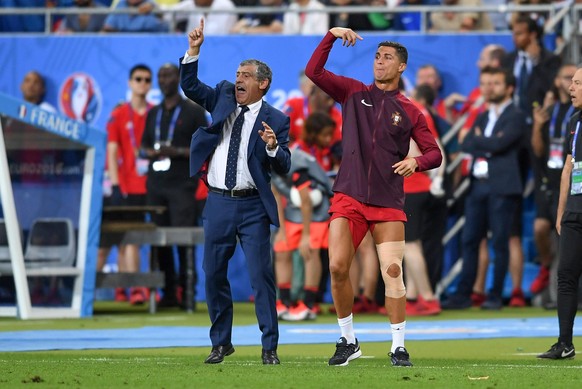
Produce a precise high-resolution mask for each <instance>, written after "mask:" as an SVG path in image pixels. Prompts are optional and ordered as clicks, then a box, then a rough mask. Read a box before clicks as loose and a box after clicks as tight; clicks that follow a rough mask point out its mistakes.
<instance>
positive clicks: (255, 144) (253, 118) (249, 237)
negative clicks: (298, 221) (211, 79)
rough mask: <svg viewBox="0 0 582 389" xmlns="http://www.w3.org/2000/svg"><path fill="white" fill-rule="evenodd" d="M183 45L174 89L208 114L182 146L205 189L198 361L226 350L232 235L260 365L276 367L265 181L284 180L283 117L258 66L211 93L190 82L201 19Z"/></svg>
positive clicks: (272, 212) (287, 159) (271, 218)
mask: <svg viewBox="0 0 582 389" xmlns="http://www.w3.org/2000/svg"><path fill="white" fill-rule="evenodd" d="M188 42H189V48H188V51H187V52H186V55H185V56H184V57H183V58H182V59H181V67H180V72H181V74H180V75H181V86H182V89H183V90H184V93H185V94H186V96H187V97H189V98H190V99H192V100H194V101H195V102H196V103H198V104H200V105H201V106H202V107H204V108H205V109H206V110H207V111H208V112H210V114H211V116H212V124H211V125H210V127H208V128H200V129H198V131H196V132H195V133H194V135H193V136H192V143H191V145H190V174H191V175H196V174H199V173H202V174H203V175H204V176H203V177H204V178H205V180H206V182H207V184H208V189H209V193H208V199H207V200H206V206H205V208H204V213H203V219H204V235H205V239H204V264H203V269H204V273H205V276H206V303H207V305H208V313H209V315H210V320H211V322H212V326H211V327H210V340H211V341H212V351H211V353H210V355H209V356H208V358H206V360H205V361H204V362H205V363H220V362H222V361H223V360H224V357H225V356H228V355H230V354H232V353H233V352H234V347H233V346H232V343H231V335H232V320H233V308H232V295H231V290H230V284H229V282H228V279H227V269H228V261H229V260H230V258H231V257H232V255H233V254H234V250H235V248H236V245H237V237H238V239H239V241H240V243H241V246H242V249H243V251H244V253H245V257H246V258H247V266H248V269H249V274H250V278H251V285H252V287H253V290H254V293H255V312H256V315H257V319H258V322H259V328H260V330H261V331H262V333H263V335H262V338H261V341H262V345H263V352H262V359H263V363H264V364H279V363H280V362H279V358H278V356H277V344H278V340H279V327H278V323H277V310H276V307H275V298H276V294H275V280H274V274H273V265H272V262H271V246H270V225H271V224H273V225H275V226H278V225H279V220H278V215H277V204H276V202H275V197H274V196H273V193H272V191H271V184H270V181H271V170H273V171H274V172H276V173H278V174H286V173H287V172H288V171H289V168H290V166H291V154H290V152H289V148H288V147H287V145H288V143H289V118H288V117H287V116H286V115H284V114H283V113H282V112H280V111H279V110H277V109H275V108H273V107H272V106H270V105H269V104H268V103H267V102H265V101H263V96H264V95H265V94H266V93H267V91H268V90H269V87H270V86H271V80H272V73H271V69H270V68H269V67H268V66H267V65H266V64H265V63H263V62H261V61H258V60H246V61H242V62H241V63H240V65H239V68H238V70H237V72H236V82H235V83H234V84H233V83H231V82H228V81H221V82H219V83H218V84H217V85H216V86H215V87H214V88H213V87H210V86H208V85H206V84H204V83H202V82H201V81H200V80H199V79H198V58H199V54H200V46H201V45H202V43H203V42H204V20H201V21H200V26H199V27H197V28H195V29H194V30H192V31H191V32H190V33H189V34H188ZM267 123H268V124H267ZM259 138H260V139H259Z"/></svg>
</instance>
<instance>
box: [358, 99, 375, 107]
mask: <svg viewBox="0 0 582 389" xmlns="http://www.w3.org/2000/svg"><path fill="white" fill-rule="evenodd" d="M360 103H362V104H364V105H365V106H366V107H371V106H372V104H368V103H366V100H364V99H362V101H360Z"/></svg>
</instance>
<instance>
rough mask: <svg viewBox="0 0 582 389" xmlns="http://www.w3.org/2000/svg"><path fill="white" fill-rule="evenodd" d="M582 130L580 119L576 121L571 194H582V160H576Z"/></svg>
mask: <svg viewBox="0 0 582 389" xmlns="http://www.w3.org/2000/svg"><path fill="white" fill-rule="evenodd" d="M579 130H580V120H578V122H577V123H576V131H574V136H573V140H572V185H570V194H571V195H581V194H582V162H576V143H577V141H578V132H579Z"/></svg>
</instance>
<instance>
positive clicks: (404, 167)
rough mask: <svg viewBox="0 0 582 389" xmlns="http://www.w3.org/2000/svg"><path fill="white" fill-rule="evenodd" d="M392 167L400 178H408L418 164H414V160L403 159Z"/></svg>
mask: <svg viewBox="0 0 582 389" xmlns="http://www.w3.org/2000/svg"><path fill="white" fill-rule="evenodd" d="M392 167H393V168H394V173H396V174H398V175H400V176H404V177H410V176H411V175H413V174H414V172H415V171H416V169H417V168H418V163H416V159H415V158H405V159H404V160H403V161H400V162H398V163H396V164H394V165H392Z"/></svg>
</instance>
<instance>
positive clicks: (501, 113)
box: [442, 68, 527, 310]
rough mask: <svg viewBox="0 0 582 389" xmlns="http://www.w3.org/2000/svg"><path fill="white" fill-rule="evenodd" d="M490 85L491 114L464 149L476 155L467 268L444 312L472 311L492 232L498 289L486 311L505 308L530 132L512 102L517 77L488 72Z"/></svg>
mask: <svg viewBox="0 0 582 389" xmlns="http://www.w3.org/2000/svg"><path fill="white" fill-rule="evenodd" d="M481 74H482V76H481V77H482V78H481V82H485V81H484V80H485V78H484V77H483V75H484V74H488V77H489V80H490V82H491V91H490V93H489V101H488V103H489V110H488V111H487V112H483V113H482V114H481V115H479V116H478V117H477V119H476V121H475V123H474V125H473V127H472V128H471V131H469V133H468V134H467V135H466V136H465V138H464V139H463V143H462V150H463V151H464V152H466V153H470V154H471V155H472V156H473V164H472V169H471V187H470V189H469V194H468V195H467V197H466V199H465V217H466V223H465V227H464V229H463V237H462V247H463V253H462V255H463V267H462V270H461V275H460V281H459V285H458V286H457V290H456V292H455V293H454V294H453V295H451V296H450V297H449V299H448V300H447V301H444V302H443V303H442V308H443V309H466V308H469V307H471V305H472V301H471V293H472V291H473V285H474V283H475V278H476V275H477V265H478V256H479V255H478V253H479V245H480V242H481V240H482V239H483V237H485V236H486V233H487V229H488V228H489V229H490V230H491V233H492V236H491V242H492V246H493V250H494V252H495V271H494V274H493V276H494V279H493V286H492V288H491V290H490V291H489V294H488V295H487V299H486V300H485V302H484V303H483V304H482V305H481V308H483V309H494V310H498V309H501V308H502V306H503V301H502V292H503V286H504V282H505V276H506V273H507V270H508V267H509V236H510V230H511V223H507V215H513V214H514V211H515V208H516V207H517V205H518V202H519V199H520V198H521V193H522V191H523V181H522V175H521V172H520V169H519V164H518V152H519V149H520V146H521V144H522V142H523V138H524V136H525V135H526V134H527V131H526V122H525V115H524V114H523V113H522V112H521V111H519V109H517V108H516V107H515V106H514V105H513V104H512V96H511V95H512V93H513V90H514V88H515V77H514V76H513V74H512V73H510V72H508V71H504V70H502V69H493V68H485V69H483V70H482V72H481Z"/></svg>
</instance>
